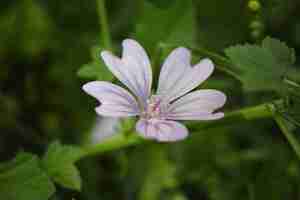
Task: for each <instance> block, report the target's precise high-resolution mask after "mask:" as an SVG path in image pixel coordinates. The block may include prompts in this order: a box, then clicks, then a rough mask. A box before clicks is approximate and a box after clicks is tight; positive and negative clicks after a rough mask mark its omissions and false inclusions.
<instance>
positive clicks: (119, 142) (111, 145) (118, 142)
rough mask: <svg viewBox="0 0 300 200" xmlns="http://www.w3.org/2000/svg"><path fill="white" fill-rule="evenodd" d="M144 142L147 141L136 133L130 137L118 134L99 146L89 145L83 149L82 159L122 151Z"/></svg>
mask: <svg viewBox="0 0 300 200" xmlns="http://www.w3.org/2000/svg"><path fill="white" fill-rule="evenodd" d="M142 142H145V140H144V139H143V138H141V137H140V136H139V135H138V134H136V133H132V134H130V135H129V136H127V135H125V134H122V133H118V134H116V135H114V136H112V137H111V138H109V139H106V140H105V141H103V142H101V143H99V144H95V145H88V146H86V147H83V151H84V152H85V153H84V154H82V156H81V157H80V159H81V158H84V157H87V156H94V155H98V154H100V153H105V152H108V151H113V150H116V149H121V148H123V147H128V146H132V145H135V144H138V143H142Z"/></svg>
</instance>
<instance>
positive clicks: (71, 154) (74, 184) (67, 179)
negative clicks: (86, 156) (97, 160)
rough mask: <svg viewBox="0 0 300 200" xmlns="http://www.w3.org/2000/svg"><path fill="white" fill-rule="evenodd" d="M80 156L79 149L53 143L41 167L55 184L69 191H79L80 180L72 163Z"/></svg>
mask: <svg viewBox="0 0 300 200" xmlns="http://www.w3.org/2000/svg"><path fill="white" fill-rule="evenodd" d="M81 154H82V151H81V149H79V148H76V147H73V146H68V145H61V144H60V143H58V142H55V143H53V144H51V145H50V146H49V148H48V151H47V153H46V154H45V156H44V158H43V165H44V166H45V168H46V169H47V171H48V174H49V175H50V176H51V178H52V179H53V180H54V181H55V182H57V183H58V184H60V185H61V186H63V187H66V188H69V189H75V190H80V189H81V179H80V175H79V171H78V169H77V168H76V166H75V164H74V162H75V161H76V160H78V158H79V157H80V156H81Z"/></svg>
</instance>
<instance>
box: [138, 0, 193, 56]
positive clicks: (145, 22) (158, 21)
mask: <svg viewBox="0 0 300 200" xmlns="http://www.w3.org/2000/svg"><path fill="white" fill-rule="evenodd" d="M141 4H142V6H141V10H142V12H141V16H139V17H138V22H137V25H136V27H135V33H134V34H133V36H134V38H135V39H137V40H138V41H140V42H141V43H142V44H143V45H144V46H145V47H147V48H148V50H149V51H150V52H151V53H153V51H154V49H155V47H157V45H158V44H159V43H160V42H166V43H171V44H175V45H183V46H184V45H185V46H186V45H189V46H192V45H193V44H195V36H196V29H195V26H196V24H195V17H194V11H193V4H192V1H191V0H187V1H181V0H176V1H174V2H173V3H172V4H171V5H170V6H169V7H168V8H166V9H162V8H158V7H155V6H154V5H153V4H151V3H149V2H148V1H143V2H142V3H141ZM179 13H180V14H179ZM150 33H151V37H149V34H150Z"/></svg>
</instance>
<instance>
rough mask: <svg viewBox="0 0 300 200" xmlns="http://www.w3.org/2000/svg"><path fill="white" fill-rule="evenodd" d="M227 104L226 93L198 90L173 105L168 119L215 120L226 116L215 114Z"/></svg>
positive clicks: (168, 113)
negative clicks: (215, 111)
mask: <svg viewBox="0 0 300 200" xmlns="http://www.w3.org/2000/svg"><path fill="white" fill-rule="evenodd" d="M225 102H226V96H225V94H224V93H222V92H220V91H218V90H209V89H207V90H198V91H195V92H191V93H189V94H187V95H185V96H183V97H181V98H179V99H178V100H177V101H175V102H174V103H172V104H171V105H170V106H169V108H168V111H167V114H166V118H167V119H173V120H213V119H219V118H222V117H223V116H224V114H223V113H221V112H218V113H213V112H214V110H216V109H218V108H221V107H222V106H223V105H224V104H225Z"/></svg>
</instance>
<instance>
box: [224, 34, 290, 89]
mask: <svg viewBox="0 0 300 200" xmlns="http://www.w3.org/2000/svg"><path fill="white" fill-rule="evenodd" d="M225 53H226V55H227V56H228V57H229V58H230V59H231V61H232V62H233V64H234V65H236V67H237V68H239V69H240V71H241V74H240V77H241V80H242V82H243V84H244V87H245V89H247V90H275V91H279V92H280V91H281V89H282V77H283V76H284V74H285V72H286V71H287V70H288V68H290V67H291V66H292V65H293V64H294V61H295V55H294V51H293V50H292V49H290V48H288V47H287V46H286V45H285V44H284V43H282V42H280V41H279V40H276V39H272V38H269V37H267V38H266V39H264V41H263V42H262V46H258V45H250V44H245V45H236V46H233V47H229V48H227V49H226V50H225Z"/></svg>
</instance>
